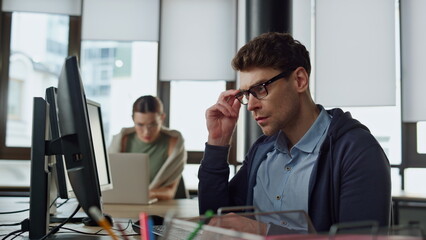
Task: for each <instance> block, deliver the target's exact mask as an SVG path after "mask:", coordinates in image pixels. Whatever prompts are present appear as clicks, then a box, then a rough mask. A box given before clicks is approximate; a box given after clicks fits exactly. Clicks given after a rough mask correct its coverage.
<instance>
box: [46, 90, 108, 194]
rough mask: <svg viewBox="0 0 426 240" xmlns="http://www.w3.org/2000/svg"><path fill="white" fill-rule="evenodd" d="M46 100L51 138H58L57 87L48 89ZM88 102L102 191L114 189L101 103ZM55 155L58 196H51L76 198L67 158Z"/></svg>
mask: <svg viewBox="0 0 426 240" xmlns="http://www.w3.org/2000/svg"><path fill="white" fill-rule="evenodd" d="M46 101H47V102H48V103H49V117H50V118H49V120H50V129H51V138H52V139H57V138H59V137H60V133H59V132H60V130H59V123H58V113H57V112H58V108H57V88H55V87H50V88H47V89H46ZM86 102H87V111H88V116H89V122H90V132H91V134H92V141H93V147H94V153H95V160H96V169H97V172H98V176H99V185H100V189H101V192H103V191H106V190H110V189H112V178H111V170H110V163H109V159H108V152H107V147H106V145H105V136H104V129H103V121H102V109H101V105H100V104H99V103H97V102H95V101H92V100H90V99H86ZM54 157H55V159H56V160H55V162H56V163H55V165H54V167H53V168H52V175H53V176H52V178H53V179H52V180H53V181H54V182H55V186H56V191H57V196H51V198H56V197H59V198H61V199H70V198H74V197H75V194H74V192H73V190H72V187H71V184H70V181H69V180H68V176H67V169H66V166H65V159H64V158H63V155H61V154H57V155H55V156H54ZM51 194H52V191H51ZM53 194H54V192H53Z"/></svg>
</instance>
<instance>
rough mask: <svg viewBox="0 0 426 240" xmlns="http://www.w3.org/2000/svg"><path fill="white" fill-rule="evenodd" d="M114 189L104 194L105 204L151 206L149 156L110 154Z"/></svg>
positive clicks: (153, 200) (142, 154)
mask: <svg viewBox="0 0 426 240" xmlns="http://www.w3.org/2000/svg"><path fill="white" fill-rule="evenodd" d="M109 161H110V166H111V177H112V185H113V189H112V190H108V191H105V192H103V193H102V200H103V202H104V203H122V204H151V203H154V202H156V201H157V199H150V198H149V178H150V176H149V156H148V154H144V153H110V154H109Z"/></svg>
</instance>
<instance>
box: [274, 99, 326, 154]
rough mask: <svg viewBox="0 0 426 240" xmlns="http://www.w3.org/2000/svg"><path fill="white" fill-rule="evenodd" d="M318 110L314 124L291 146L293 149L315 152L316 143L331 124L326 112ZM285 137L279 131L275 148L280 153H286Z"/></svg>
mask: <svg viewBox="0 0 426 240" xmlns="http://www.w3.org/2000/svg"><path fill="white" fill-rule="evenodd" d="M318 107H319V108H320V114H319V115H318V117H317V119H316V120H315V122H314V124H312V126H311V127H310V128H309V130H308V131H307V132H306V133H305V135H304V136H303V137H302V138H301V139H300V140H299V141H298V142H297V143H296V144H295V145H294V146H293V148H297V149H299V150H300V151H303V152H306V153H312V152H313V151H314V150H315V147H316V146H317V144H318V142H319V141H320V139H321V137H322V136H323V135H324V133H325V131H326V130H327V129H328V126H329V125H330V122H331V117H330V115H329V114H328V113H327V111H326V110H325V109H324V108H323V107H322V106H318ZM287 142H288V139H287V136H286V135H285V134H284V133H283V132H282V131H280V132H279V135H278V137H277V140H276V141H275V148H276V149H277V150H279V151H280V152H283V153H287V152H288V148H287Z"/></svg>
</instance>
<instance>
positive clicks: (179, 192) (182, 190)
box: [175, 176, 189, 199]
mask: <svg viewBox="0 0 426 240" xmlns="http://www.w3.org/2000/svg"><path fill="white" fill-rule="evenodd" d="M184 198H189V192H188V190H187V189H186V187H185V182H184V180H183V176H182V177H181V178H180V181H179V184H178V187H177V189H176V193H175V199H184Z"/></svg>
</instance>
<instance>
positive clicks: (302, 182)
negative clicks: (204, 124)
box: [253, 108, 331, 232]
mask: <svg viewBox="0 0 426 240" xmlns="http://www.w3.org/2000/svg"><path fill="white" fill-rule="evenodd" d="M320 110H321V112H320V114H319V116H318V118H317V119H316V120H315V122H314V124H313V125H312V126H311V128H310V129H309V130H308V132H307V133H306V134H305V135H304V136H303V137H302V138H301V139H300V140H299V141H298V142H297V143H296V144H295V145H294V146H293V147H292V148H291V149H290V151H289V150H288V147H287V142H288V139H287V137H286V136H285V134H284V133H283V132H280V133H279V135H278V138H277V140H276V142H275V144H274V149H273V151H271V152H269V153H268V155H267V158H266V160H265V161H263V162H262V163H261V164H260V167H259V169H258V172H257V178H256V185H255V187H254V189H253V190H254V192H253V193H254V196H253V205H254V206H255V207H256V208H257V209H258V210H259V211H260V212H277V211H290V210H303V211H305V212H306V213H308V195H309V193H308V190H309V179H310V176H311V172H312V168H313V166H314V164H315V162H316V160H317V158H318V154H319V150H320V147H321V145H322V143H323V141H324V139H325V137H326V133H327V130H328V127H329V126H330V122H331V116H330V115H329V114H328V113H327V112H326V111H325V110H324V108H321V109H320ZM260 220H261V221H263V222H267V223H270V222H272V223H274V224H277V225H280V226H284V227H287V228H290V229H294V230H298V231H301V232H307V230H308V228H307V223H306V221H305V220H304V219H303V217H301V216H295V217H290V216H289V217H283V216H279V217H277V215H275V217H274V216H270V217H268V216H264V217H263V219H260Z"/></svg>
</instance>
